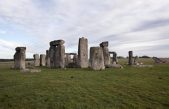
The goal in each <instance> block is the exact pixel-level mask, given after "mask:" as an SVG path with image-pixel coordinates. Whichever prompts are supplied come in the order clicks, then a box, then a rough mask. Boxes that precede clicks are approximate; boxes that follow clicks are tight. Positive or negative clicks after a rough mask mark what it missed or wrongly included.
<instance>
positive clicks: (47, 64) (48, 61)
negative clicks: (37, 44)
mask: <svg viewBox="0 0 169 109" xmlns="http://www.w3.org/2000/svg"><path fill="white" fill-rule="evenodd" d="M46 66H47V67H48V68H50V56H49V50H46Z"/></svg>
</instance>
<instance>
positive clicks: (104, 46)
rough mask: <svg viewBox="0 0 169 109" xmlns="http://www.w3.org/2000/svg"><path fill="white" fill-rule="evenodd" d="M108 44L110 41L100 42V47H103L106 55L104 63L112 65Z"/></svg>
mask: <svg viewBox="0 0 169 109" xmlns="http://www.w3.org/2000/svg"><path fill="white" fill-rule="evenodd" d="M108 45H109V43H108V41H106V42H102V43H101V44H100V47H102V49H103V56H104V64H105V66H109V65H110V54H109V49H108Z"/></svg>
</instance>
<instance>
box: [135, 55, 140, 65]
mask: <svg viewBox="0 0 169 109" xmlns="http://www.w3.org/2000/svg"><path fill="white" fill-rule="evenodd" d="M138 59H139V58H138V56H136V57H135V58H134V65H139V62H138Z"/></svg>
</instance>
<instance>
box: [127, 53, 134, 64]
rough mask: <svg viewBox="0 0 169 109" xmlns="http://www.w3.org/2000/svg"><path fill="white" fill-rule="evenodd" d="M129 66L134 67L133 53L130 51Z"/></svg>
mask: <svg viewBox="0 0 169 109" xmlns="http://www.w3.org/2000/svg"><path fill="white" fill-rule="evenodd" d="M128 64H129V65H133V51H129V60H128Z"/></svg>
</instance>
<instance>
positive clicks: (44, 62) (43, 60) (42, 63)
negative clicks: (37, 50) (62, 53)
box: [40, 54, 46, 66]
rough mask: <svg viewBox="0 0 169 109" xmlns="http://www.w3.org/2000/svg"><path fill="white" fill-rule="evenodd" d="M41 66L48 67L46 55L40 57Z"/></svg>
mask: <svg viewBox="0 0 169 109" xmlns="http://www.w3.org/2000/svg"><path fill="white" fill-rule="evenodd" d="M40 66H46V55H45V54H41V55H40Z"/></svg>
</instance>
